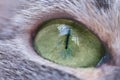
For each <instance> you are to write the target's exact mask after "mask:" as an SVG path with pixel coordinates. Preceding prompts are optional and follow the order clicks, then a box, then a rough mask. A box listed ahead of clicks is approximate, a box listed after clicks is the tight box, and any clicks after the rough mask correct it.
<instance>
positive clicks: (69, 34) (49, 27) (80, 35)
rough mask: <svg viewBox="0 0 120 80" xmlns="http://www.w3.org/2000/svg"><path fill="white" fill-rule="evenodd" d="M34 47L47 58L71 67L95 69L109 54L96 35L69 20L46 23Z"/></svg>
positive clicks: (55, 20)
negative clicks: (106, 54)
mask: <svg viewBox="0 0 120 80" xmlns="http://www.w3.org/2000/svg"><path fill="white" fill-rule="evenodd" d="M33 44H34V49H35V50H36V52H37V53H38V54H39V55H40V56H42V57H43V58H45V59H47V60H49V61H52V62H54V63H57V64H60V65H64V66H69V67H95V66H96V65H98V64H100V61H101V60H102V59H103V57H104V56H105V53H106V50H105V48H104V46H103V44H102V43H101V41H100V40H99V39H98V37H96V35H94V34H93V33H92V32H91V31H89V30H88V29H87V28H86V27H85V26H84V25H82V24H79V23H77V22H75V21H72V20H69V19H54V20H49V21H46V22H44V23H43V24H42V25H41V26H40V29H39V30H38V32H37V34H36V35H35V38H34V42H33Z"/></svg>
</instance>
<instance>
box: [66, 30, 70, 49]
mask: <svg viewBox="0 0 120 80" xmlns="http://www.w3.org/2000/svg"><path fill="white" fill-rule="evenodd" d="M70 32H71V31H70V29H69V30H68V34H67V37H66V41H65V49H68V45H69V39H70Z"/></svg>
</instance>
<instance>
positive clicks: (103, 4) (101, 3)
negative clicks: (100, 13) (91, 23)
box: [95, 0, 110, 10]
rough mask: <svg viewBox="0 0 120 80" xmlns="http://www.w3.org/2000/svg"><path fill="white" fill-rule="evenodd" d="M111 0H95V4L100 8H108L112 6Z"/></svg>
mask: <svg viewBox="0 0 120 80" xmlns="http://www.w3.org/2000/svg"><path fill="white" fill-rule="evenodd" d="M108 1H110V0H95V5H96V7H97V8H98V9H104V10H107V9H109V8H110V4H109V2H108Z"/></svg>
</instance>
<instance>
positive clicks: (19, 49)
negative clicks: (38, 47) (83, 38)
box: [0, 0, 120, 80]
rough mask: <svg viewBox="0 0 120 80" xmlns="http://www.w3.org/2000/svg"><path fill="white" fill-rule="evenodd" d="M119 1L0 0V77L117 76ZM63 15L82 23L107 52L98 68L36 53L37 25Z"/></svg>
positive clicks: (99, 79) (114, 79)
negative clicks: (70, 64) (105, 60)
mask: <svg viewBox="0 0 120 80" xmlns="http://www.w3.org/2000/svg"><path fill="white" fill-rule="evenodd" d="M119 4H120V1H118V0H109V1H108V0H99V1H98V0H61V1H60V0H46V1H45V0H23V1H22V0H11V1H10V0H2V1H0V80H15V79H16V80H19V79H20V80H119V78H120V68H119V66H120V62H119V61H120V58H119V54H120V53H119V52H120V50H119V47H120V46H119V45H120V42H119V40H120V38H119V36H120V28H119V25H120V23H119V21H120V19H119V18H120V14H119V12H120V10H119V8H120V6H119ZM54 18H67V19H72V20H75V21H77V22H78V23H82V24H84V25H86V27H87V28H88V29H90V30H91V31H92V32H93V33H94V34H96V35H97V36H98V37H99V39H100V40H101V41H102V42H103V44H104V45H105V47H106V48H107V50H108V52H109V53H110V55H111V57H112V58H111V59H110V61H109V63H105V64H103V65H101V66H100V67H98V68H71V67H66V66H62V65H58V64H55V63H53V62H50V61H48V60H46V59H44V58H42V57H41V56H38V55H37V53H36V52H35V51H34V49H33V45H32V36H34V33H35V31H36V29H37V28H38V25H40V24H42V23H43V22H44V21H47V20H50V19H54Z"/></svg>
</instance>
